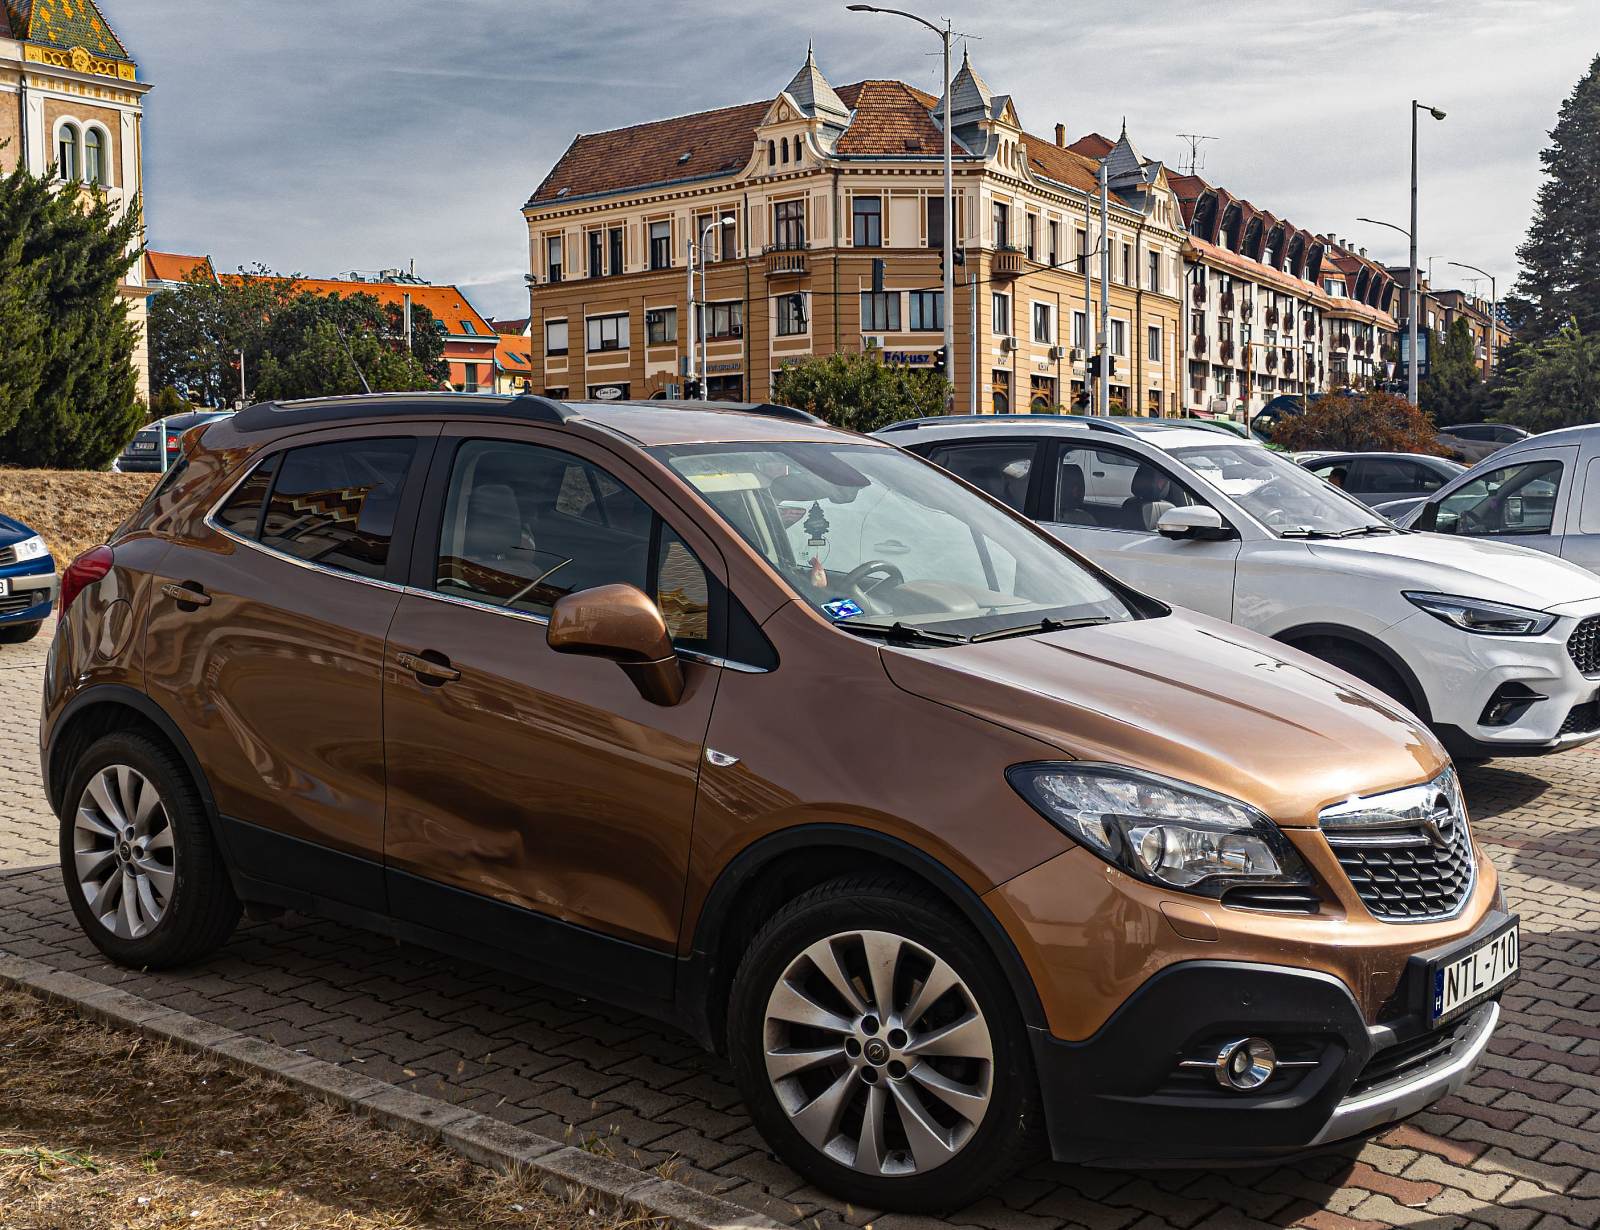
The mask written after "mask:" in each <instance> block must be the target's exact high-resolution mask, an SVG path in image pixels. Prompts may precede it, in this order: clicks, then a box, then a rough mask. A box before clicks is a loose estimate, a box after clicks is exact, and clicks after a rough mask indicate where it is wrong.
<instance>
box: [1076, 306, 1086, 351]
mask: <svg viewBox="0 0 1600 1230" xmlns="http://www.w3.org/2000/svg"><path fill="white" fill-rule="evenodd" d="M1072 344H1073V345H1074V346H1076V347H1078V349H1080V350H1087V349H1088V348H1089V318H1088V317H1087V316H1085V315H1084V314H1083V313H1082V312H1074V313H1073V314H1072Z"/></svg>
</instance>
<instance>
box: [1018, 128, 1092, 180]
mask: <svg viewBox="0 0 1600 1230" xmlns="http://www.w3.org/2000/svg"><path fill="white" fill-rule="evenodd" d="M1022 143H1023V144H1024V145H1026V146H1027V147H1028V165H1029V166H1031V167H1032V168H1033V171H1034V174H1036V175H1042V176H1044V177H1045V178H1046V179H1053V180H1055V182H1056V183H1058V184H1066V185H1067V187H1069V188H1077V189H1079V190H1081V191H1083V192H1094V191H1096V190H1097V188H1098V187H1099V174H1100V172H1099V163H1098V162H1097V161H1096V160H1095V159H1093V158H1087V157H1085V156H1084V155H1083V154H1080V153H1078V152H1076V151H1075V150H1073V148H1072V147H1071V146H1068V147H1067V148H1065V149H1063V148H1062V147H1061V146H1059V145H1057V144H1056V143H1055V142H1054V141H1048V140H1046V139H1045V138H1044V137H1036V136H1034V135H1033V133H1031V132H1025V133H1023V134H1022Z"/></svg>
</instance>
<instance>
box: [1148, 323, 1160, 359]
mask: <svg viewBox="0 0 1600 1230" xmlns="http://www.w3.org/2000/svg"><path fill="white" fill-rule="evenodd" d="M1144 357H1145V358H1147V359H1149V360H1150V362H1152V363H1159V362H1161V326H1160V325H1151V326H1150V327H1149V328H1148V329H1147V330H1146V331H1145V337H1144Z"/></svg>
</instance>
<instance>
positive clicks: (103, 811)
mask: <svg viewBox="0 0 1600 1230" xmlns="http://www.w3.org/2000/svg"><path fill="white" fill-rule="evenodd" d="M175 856H176V847H175V845H174V844H173V831H172V822H171V819H170V818H169V817H168V815H167V809H166V805H165V804H164V803H163V802H162V800H161V795H160V793H159V792H158V791H157V790H156V788H155V785H154V784H153V783H152V782H151V781H150V779H149V778H147V777H145V776H144V774H142V773H140V772H139V771H138V770H137V769H134V768H130V767H129V766H128V765H124V764H114V765H107V766H106V767H105V768H103V769H101V770H100V771H99V772H98V773H96V774H95V775H94V776H93V777H91V778H90V779H89V784H88V785H87V786H85V787H84V790H83V796H82V797H81V798H80V799H79V800H78V812H77V816H76V817H75V819H74V821H73V826H72V859H73V868H74V872H75V874H76V875H77V877H78V886H79V888H80V889H82V891H83V899H84V901H86V902H87V903H88V905H89V910H90V912H91V913H93V914H94V916H95V918H96V919H97V920H98V921H99V923H100V925H101V926H102V927H104V928H105V929H106V930H107V931H109V932H111V934H112V935H115V936H117V937H118V938H119V939H124V940H136V939H139V938H140V937H142V936H146V935H149V934H150V932H152V931H154V930H155V929H156V926H157V925H158V924H159V923H160V922H161V919H162V918H163V917H164V916H165V915H166V912H167V906H168V905H169V904H170V903H171V901H172V889H173V885H174V883H175V882H176V879H177V873H176V864H175Z"/></svg>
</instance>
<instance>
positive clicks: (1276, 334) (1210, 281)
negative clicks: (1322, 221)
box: [1170, 175, 1397, 418]
mask: <svg viewBox="0 0 1600 1230" xmlns="http://www.w3.org/2000/svg"><path fill="white" fill-rule="evenodd" d="M1170 182H1171V183H1172V185H1173V187H1174V190H1175V191H1176V192H1177V195H1178V199H1179V201H1180V204H1181V208H1182V211H1183V218H1184V223H1185V226H1186V228H1187V230H1188V239H1187V242H1186V243H1185V245H1184V266H1185V269H1184V310H1185V316H1186V319H1185V327H1184V330H1183V336H1184V338H1185V339H1186V340H1185V344H1184V351H1185V360H1186V379H1185V386H1184V397H1183V406H1184V409H1185V411H1186V412H1188V413H1191V414H1211V415H1225V416H1229V417H1236V418H1248V417H1250V416H1253V415H1255V414H1256V413H1257V412H1258V411H1260V410H1261V408H1262V407H1263V406H1264V405H1265V404H1266V403H1267V402H1268V401H1271V400H1272V398H1274V397H1279V396H1284V395H1289V396H1304V395H1306V394H1309V393H1323V392H1328V391H1330V390H1332V389H1337V388H1344V387H1347V386H1362V385H1371V384H1380V383H1382V382H1384V381H1385V380H1387V379H1388V378H1389V376H1390V374H1391V371H1392V365H1393V359H1394V345H1395V336H1396V329H1397V325H1396V323H1395V319H1394V316H1393V315H1392V314H1391V309H1392V308H1393V306H1394V301H1395V284H1394V279H1393V278H1392V277H1391V276H1390V274H1389V272H1388V271H1387V270H1385V269H1384V268H1383V267H1382V266H1380V265H1378V264H1376V263H1375V262H1373V261H1370V260H1368V259H1367V257H1366V254H1365V253H1364V252H1361V251H1359V250H1357V249H1352V248H1350V247H1349V246H1347V245H1344V244H1341V243H1340V242H1339V241H1338V240H1337V239H1336V238H1330V237H1328V236H1325V235H1319V234H1316V233H1314V232H1311V231H1307V230H1303V229H1302V228H1300V227H1297V226H1295V225H1294V224H1293V223H1291V222H1289V221H1287V220H1285V219H1283V218H1279V217H1277V216H1276V215H1274V214H1272V213H1270V212H1268V211H1266V210H1261V209H1257V208H1256V207H1255V206H1254V205H1252V204H1251V203H1250V202H1249V201H1246V200H1243V199H1241V198H1239V197H1236V196H1234V195H1233V194H1232V193H1230V192H1229V191H1227V189H1225V188H1220V187H1217V186H1215V185H1213V184H1210V183H1207V182H1206V181H1205V180H1204V179H1201V178H1200V177H1199V176H1195V175H1174V176H1171V177H1170Z"/></svg>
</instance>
